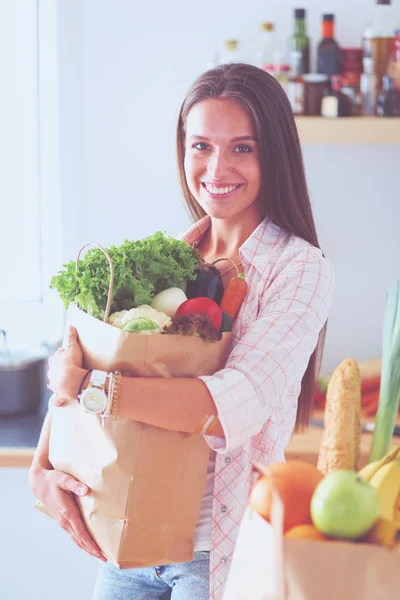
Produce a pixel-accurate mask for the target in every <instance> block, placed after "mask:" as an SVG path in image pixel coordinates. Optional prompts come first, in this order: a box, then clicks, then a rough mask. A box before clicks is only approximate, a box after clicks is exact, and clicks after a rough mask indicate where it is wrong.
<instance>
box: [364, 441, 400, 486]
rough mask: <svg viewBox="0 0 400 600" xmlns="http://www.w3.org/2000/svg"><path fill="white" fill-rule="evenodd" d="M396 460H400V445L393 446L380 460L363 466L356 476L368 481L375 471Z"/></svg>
mask: <svg viewBox="0 0 400 600" xmlns="http://www.w3.org/2000/svg"><path fill="white" fill-rule="evenodd" d="M396 458H400V444H399V445H398V446H395V447H394V448H392V449H391V450H390V452H388V453H387V454H386V455H385V456H384V457H383V458H381V459H380V460H375V461H374V462H371V463H369V464H368V465H365V467H363V468H362V469H361V470H360V471H359V472H358V474H359V475H360V476H361V477H362V478H363V479H364V480H365V481H370V480H371V478H372V477H373V476H374V475H375V473H376V472H377V471H379V469H380V468H381V467H383V466H384V465H386V464H387V463H390V462H392V461H393V460H396Z"/></svg>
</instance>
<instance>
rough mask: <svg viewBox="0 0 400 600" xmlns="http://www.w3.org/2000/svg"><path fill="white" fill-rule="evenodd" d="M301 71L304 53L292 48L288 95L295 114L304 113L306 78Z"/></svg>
mask: <svg viewBox="0 0 400 600" xmlns="http://www.w3.org/2000/svg"><path fill="white" fill-rule="evenodd" d="M301 71H302V54H301V52H300V51H299V50H292V52H291V53H290V74H289V81H288V88H287V95H288V98H289V101H290V104H291V107H292V110H293V113H294V114H295V115H303V114H304V79H303V76H302V72H301Z"/></svg>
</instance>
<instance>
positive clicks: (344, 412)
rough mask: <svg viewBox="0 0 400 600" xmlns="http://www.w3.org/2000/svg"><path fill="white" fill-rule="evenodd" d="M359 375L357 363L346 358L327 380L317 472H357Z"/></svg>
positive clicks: (359, 428)
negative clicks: (343, 470) (341, 470)
mask: <svg viewBox="0 0 400 600" xmlns="http://www.w3.org/2000/svg"><path fill="white" fill-rule="evenodd" d="M360 411H361V374H360V369H359V366H358V363H357V361H356V360H355V359H354V358H347V359H346V360H344V361H343V362H341V363H340V365H339V366H338V367H337V368H336V369H335V371H334V372H333V374H332V377H331V379H330V381H329V385H328V390H327V394H326V406H325V413H324V425H325V427H324V433H323V436H322V444H321V448H320V451H319V455H318V463H317V467H318V469H319V470H320V471H321V472H322V473H324V474H327V473H330V472H331V471H337V470H339V469H351V470H354V471H358V469H359V462H360V441H361V423H360Z"/></svg>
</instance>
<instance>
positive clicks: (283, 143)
mask: <svg viewBox="0 0 400 600" xmlns="http://www.w3.org/2000/svg"><path fill="white" fill-rule="evenodd" d="M177 150H178V165H179V170H180V177H181V183H182V188H183V192H184V196H185V200H186V203H187V205H188V207H189V210H190V212H191V214H192V216H193V218H194V220H195V221H196V223H195V224H194V225H193V227H192V228H191V229H190V231H189V232H188V233H187V234H186V236H185V237H184V239H185V240H186V241H187V242H188V243H190V244H196V245H197V247H198V249H199V250H200V252H201V255H202V256H203V257H204V258H205V260H206V261H207V262H213V261H214V260H216V259H217V258H221V257H228V258H230V259H231V260H233V261H234V262H235V263H236V264H237V265H239V268H240V270H241V271H242V272H244V274H245V278H246V280H247V283H248V287H249V289H248V294H247V296H246V298H245V301H244V303H243V305H242V308H241V311H240V313H239V315H238V317H237V319H236V320H235V324H234V330H233V347H232V352H231V354H230V356H229V359H228V362H227V364H226V367H225V368H224V369H222V370H221V371H219V372H218V373H217V374H215V375H213V376H207V377H199V378H196V379H162V378H161V379H156V378H154V379H153V378H125V377H123V378H122V382H121V395H120V402H119V412H120V414H121V415H122V416H124V417H127V418H131V419H134V420H137V421H142V422H144V423H149V424H152V425H156V426H158V427H163V428H166V429H171V430H179V431H186V432H197V431H199V424H200V423H202V422H204V418H205V415H214V416H215V417H218V418H216V419H215V421H216V425H215V427H214V428H213V430H212V435H205V438H206V440H207V442H208V444H209V445H210V447H211V450H212V452H211V458H210V463H209V469H208V475H207V482H206V487H205V491H204V497H203V503H202V507H201V511H200V515H199V520H198V524H197V528H196V537H195V551H196V552H195V559H194V561H192V562H191V563H184V564H179V565H169V566H162V565H160V566H158V567H150V568H147V569H130V570H118V569H117V568H115V567H114V566H113V565H111V564H109V563H106V564H105V565H103V566H102V567H101V569H100V572H99V576H98V580H97V584H96V589H95V592H94V596H93V600H125V599H127V598H135V599H146V600H147V599H149V598H172V599H173V600H179V599H182V600H184V599H185V600H193V599H194V598H196V600H206V599H207V598H212V599H213V600H216V599H220V598H222V594H223V589H224V585H225V582H226V578H227V574H228V570H229V565H230V560H231V557H232V553H233V549H234V545H235V540H236V537H237V533H238V527H239V523H240V520H241V517H242V515H243V512H244V510H245V507H246V504H247V499H248V494H249V490H250V485H251V467H250V461H252V460H257V461H260V462H262V463H264V464H269V463H272V462H277V461H282V460H284V450H285V447H286V445H287V443H288V441H289V439H290V437H291V434H292V431H293V429H294V427H295V425H296V424H297V426H298V427H301V426H302V425H305V424H307V422H308V419H309V414H310V405H311V399H312V397H313V390H314V381H315V378H316V376H317V373H318V366H319V361H320V356H321V352H322V347H323V341H324V333H325V327H326V320H327V317H328V312H329V309H330V306H331V301H332V290H333V271H332V267H331V265H330V263H329V262H328V261H327V260H326V258H324V256H323V254H322V252H321V250H320V249H319V244H318V239H317V234H316V231H315V225H314V220H313V215H312V210H311V205H310V200H309V196H308V192H307V185H306V180H305V175H304V167H303V161H302V155H301V149H300V143H299V138H298V134H297V130H296V125H295V121H294V118H293V114H292V110H291V108H290V104H289V101H288V99H287V97H286V95H285V93H284V91H283V90H282V88H281V87H280V85H279V84H278V83H277V82H276V81H275V80H274V79H273V78H272V77H271V76H269V75H268V74H267V73H265V72H263V71H262V70H261V69H258V68H256V67H252V66H250V65H244V64H230V65H224V66H220V67H217V68H215V69H212V70H211V71H208V72H207V73H205V74H203V75H202V76H200V77H199V78H198V79H197V81H196V82H195V83H194V85H193V86H192V88H191V90H190V91H189V93H188V95H187V97H186V99H185V101H184V102H183V105H182V108H181V111H180V116H179V121H178V130H177ZM225 264H226V266H224V268H222V269H221V273H222V277H223V281H224V284H225V285H226V284H227V283H228V282H229V280H230V278H231V277H232V276H233V275H234V274H235V271H234V269H233V268H231V267H230V263H218V265H225ZM85 375H86V371H85V370H84V369H82V354H81V351H80V348H79V345H78V343H77V338H76V334H75V332H74V331H71V332H70V337H69V344H68V347H67V348H66V350H65V351H60V352H57V353H56V355H55V356H54V357H53V358H52V360H51V365H50V370H49V387H50V388H51V389H52V390H53V392H54V393H55V395H56V396H57V401H56V402H57V403H58V404H62V403H63V402H64V401H66V400H69V401H76V398H77V394H78V388H79V385H80V383H81V381H82V379H83V377H84V376H85ZM188 398H190V402H188ZM48 431H49V418H48V419H47V421H46V423H45V425H44V428H43V432H42V436H41V440H40V442H39V446H38V450H37V452H36V456H35V459H34V463H33V466H32V469H31V473H30V478H31V485H32V488H33V491H34V493H35V494H36V496H38V497H39V498H40V499H41V500H42V501H43V502H44V503H45V504H46V505H47V506H49V507H50V508H51V509H52V510H54V511H55V512H57V514H58V520H59V523H60V525H61V526H62V527H64V529H66V530H67V531H68V532H69V533H70V535H71V536H72V539H73V540H74V541H75V542H76V543H77V544H78V545H79V546H80V547H81V548H83V549H85V550H87V551H88V552H90V553H92V554H94V555H95V556H98V557H99V558H101V559H102V560H103V561H104V560H105V559H104V557H102V555H101V552H100V549H99V548H98V547H97V545H96V544H95V542H94V541H93V540H92V539H91V538H90V536H89V534H88V532H87V531H86V529H85V527H84V525H83V522H82V520H81V518H80V515H79V510H78V508H77V505H76V503H75V501H74V494H80V493H82V494H85V493H88V492H89V490H88V489H87V487H86V486H83V490H82V491H81V487H82V486H81V485H80V483H79V482H77V481H76V480H74V479H73V478H72V477H69V476H67V475H66V474H63V473H60V472H56V471H54V470H51V465H50V464H49V462H48V459H47V451H48Z"/></svg>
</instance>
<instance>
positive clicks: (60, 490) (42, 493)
mask: <svg viewBox="0 0 400 600" xmlns="http://www.w3.org/2000/svg"><path fill="white" fill-rule="evenodd" d="M29 482H30V486H31V489H32V491H33V493H34V494H35V496H36V498H38V499H39V500H41V502H43V504H44V505H45V506H46V508H47V509H48V510H49V511H50V513H51V515H52V516H53V518H54V519H55V520H56V521H57V523H58V524H59V525H60V527H62V528H63V529H65V531H67V533H68V534H69V536H70V538H71V539H72V541H73V542H75V544H76V545H77V546H78V547H79V548H81V549H82V550H85V551H86V552H88V553H89V554H91V555H92V556H95V557H96V558H99V559H100V560H102V561H103V562H107V559H106V558H105V556H104V555H103V553H102V552H101V550H100V548H99V546H98V545H97V544H96V542H95V541H94V540H93V538H92V537H91V536H90V534H89V532H88V530H87V529H86V527H85V524H84V522H83V520H82V517H81V514H80V510H79V507H78V505H77V503H76V500H75V497H74V496H75V494H76V495H78V496H85V495H86V494H87V493H88V492H89V488H88V487H87V485H84V484H82V483H80V482H79V481H77V480H76V479H74V478H73V477H71V475H67V473H63V472H62V471H56V470H52V469H45V468H43V467H41V466H35V467H32V468H31V470H30V471H29Z"/></svg>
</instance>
